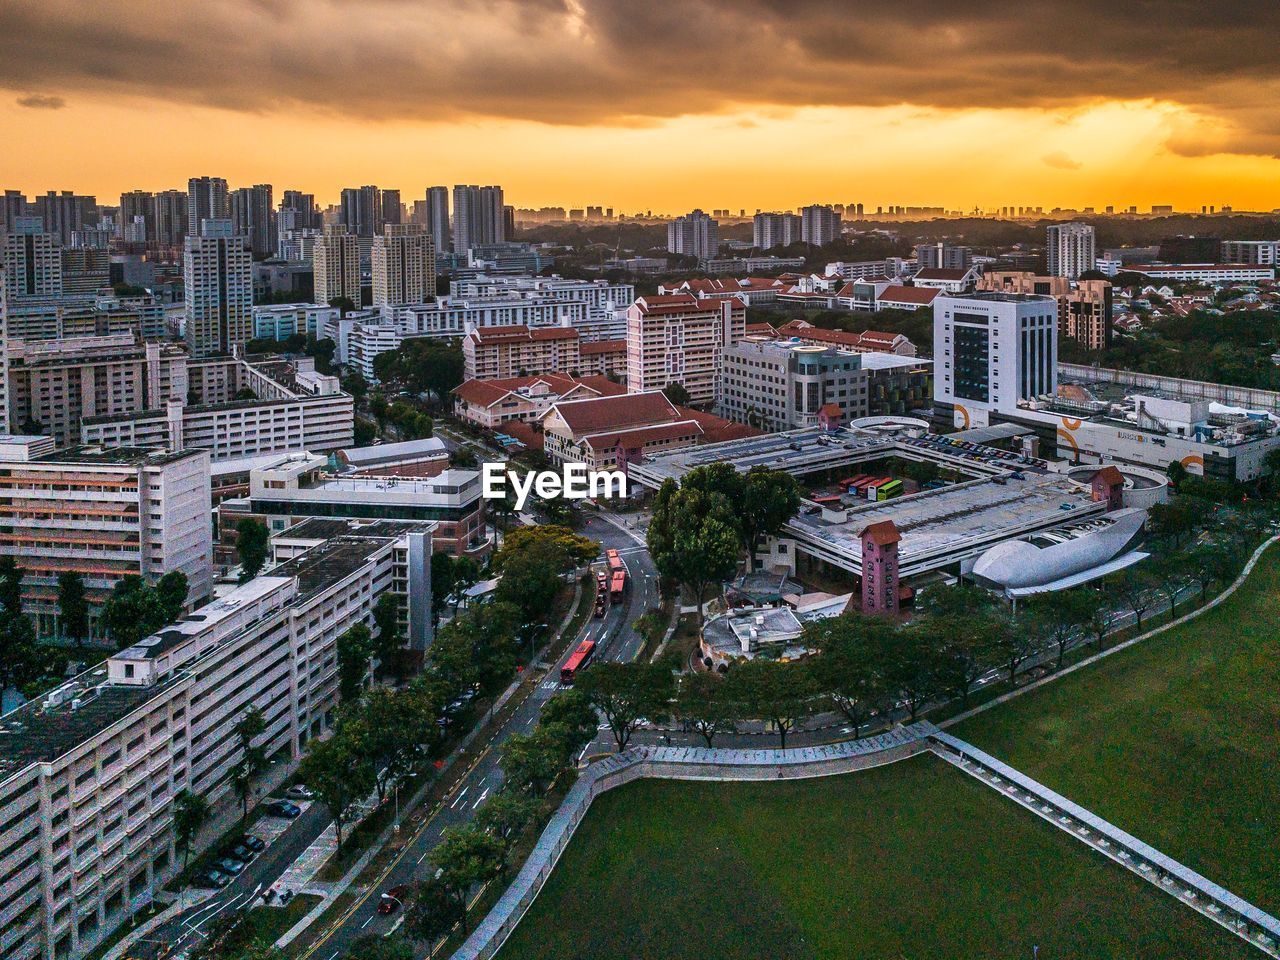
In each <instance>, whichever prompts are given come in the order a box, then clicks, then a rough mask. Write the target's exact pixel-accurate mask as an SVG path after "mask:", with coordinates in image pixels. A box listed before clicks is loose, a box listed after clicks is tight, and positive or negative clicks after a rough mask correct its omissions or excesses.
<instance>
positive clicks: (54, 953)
mask: <svg viewBox="0 0 1280 960" xmlns="http://www.w3.org/2000/svg"><path fill="white" fill-rule="evenodd" d="M207 511H208V503H207V502H206V503H205V504H204V508H203V511H202V512H203V513H204V516H203V518H202V524H203V526H204V527H205V529H208V514H207ZM291 532H292V533H294V536H293V537H291V538H290V539H289V540H288V541H287V542H282V543H280V544H279V545H278V546H277V550H276V554H277V558H279V559H283V557H284V555H285V554H286V553H292V554H296V555H295V556H293V558H292V559H288V560H286V561H284V562H282V563H279V564H278V565H276V566H274V567H272V568H271V569H270V571H269V572H268V573H266V574H263V575H261V576H258V577H255V578H254V579H253V580H251V581H249V582H248V583H245V584H243V585H241V586H239V587H237V588H235V589H234V590H232V591H231V592H230V593H228V594H227V595H226V596H224V597H221V598H220V599H218V600H216V601H214V602H212V603H208V604H206V605H204V606H202V607H200V608H199V610H198V611H197V612H196V615H194V616H192V617H190V618H187V619H184V620H181V621H178V622H177V623H174V624H171V625H169V626H167V627H165V628H163V629H162V630H160V631H159V632H158V633H155V634H153V635H152V636H150V637H148V638H146V639H145V640H144V641H142V642H141V643H139V644H138V645H136V646H133V647H129V648H127V649H125V650H122V651H120V652H118V653H115V654H113V655H111V656H110V657H109V658H108V659H107V660H106V661H105V663H102V664H100V665H98V666H95V667H94V668H93V669H92V670H90V671H88V672H85V673H82V674H80V675H79V676H77V677H75V678H73V679H72V680H70V681H68V682H66V683H65V684H63V685H61V686H59V687H57V688H55V689H54V690H52V691H49V692H47V693H45V694H43V695H41V696H40V697H37V698H35V699H34V700H33V701H32V702H30V703H27V704H25V705H23V706H22V707H19V708H18V710H16V711H14V712H12V713H10V714H8V715H7V717H6V723H5V724H4V727H3V730H0V843H2V844H3V845H4V849H5V850H6V858H5V867H4V874H3V883H4V890H5V899H4V902H3V904H2V905H0V931H3V932H2V933H0V944H3V950H4V955H5V957H6V958H11V960H35V958H40V960H55V958H73V960H74V958H80V957H84V956H86V955H87V954H89V953H90V952H92V951H93V950H94V948H95V947H96V946H98V945H99V944H100V943H101V942H102V941H104V940H106V939H107V938H109V937H110V935H111V934H112V933H114V932H115V931H116V929H117V928H119V927H121V926H122V925H123V924H125V923H126V922H128V921H129V920H130V919H131V918H132V917H133V915H134V913H135V912H136V911H137V910H139V909H140V908H141V907H142V906H143V905H144V904H146V903H148V902H150V901H152V900H153V899H155V898H156V897H157V895H158V894H159V893H160V890H161V888H162V887H163V886H164V885H165V884H166V883H167V882H169V881H170V880H171V879H172V878H173V877H174V876H175V875H176V874H177V873H178V872H179V870H180V869H181V867H182V857H181V856H180V855H179V853H178V851H177V850H176V849H175V843H174V832H173V811H174V798H175V797H176V796H177V795H178V794H179V793H180V792H181V791H184V790H189V791H190V792H191V793H193V794H195V795H197V796H201V797H203V798H205V799H206V800H207V801H208V802H209V803H210V804H211V805H216V804H219V803H220V802H221V801H222V800H223V799H224V798H230V797H231V794H232V789H233V787H232V771H233V769H234V767H235V765H236V764H237V763H239V762H240V760H241V747H240V741H239V738H238V737H237V736H236V734H235V728H236V725H237V724H238V723H239V722H240V720H241V719H242V718H243V717H244V715H245V712H246V711H247V710H249V709H251V708H255V709H257V710H259V711H260V712H261V714H262V716H263V718H264V720H265V729H264V731H263V733H262V735H261V736H260V737H259V738H258V740H257V746H259V747H260V748H261V749H262V751H263V753H264V754H265V755H266V756H269V757H271V758H272V759H273V760H277V761H278V762H280V763H282V764H284V765H285V768H286V769H288V768H291V767H292V765H293V764H295V763H296V762H297V761H298V760H299V759H300V758H301V755H302V751H303V748H304V746H305V745H306V744H307V743H308V742H309V741H310V740H311V739H312V738H313V737H316V736H318V735H320V734H321V733H323V732H324V731H325V730H326V729H327V728H328V726H329V724H330V722H331V719H332V714H333V711H334V709H335V707H336V706H337V702H338V671H337V649H336V644H337V637H338V636H339V635H341V634H342V633H343V632H344V631H346V630H347V629H348V628H350V627H351V626H353V625H355V624H357V623H371V622H372V611H373V607H374V604H375V603H376V602H377V601H378V598H379V597H380V596H382V595H383V594H384V593H390V594H392V595H394V596H397V597H400V598H403V604H402V606H403V608H404V609H405V612H406V616H405V635H406V637H407V644H408V645H409V646H410V647H411V648H414V649H416V650H419V651H422V650H425V649H426V647H427V646H428V644H429V643H430V637H431V632H430V608H431V599H430V598H431V594H430V570H431V525H430V524H421V523H419V524H415V523H405V522H400V523H392V522H382V523H372V524H368V525H365V526H363V527H360V528H358V529H356V528H354V527H352V526H351V525H349V524H342V523H341V522H338V521H327V522H323V523H312V524H300V525H299V526H298V527H296V528H294V531H291ZM194 852H195V853H197V854H198V853H199V852H200V850H199V849H198V848H197V850H196V851H194Z"/></svg>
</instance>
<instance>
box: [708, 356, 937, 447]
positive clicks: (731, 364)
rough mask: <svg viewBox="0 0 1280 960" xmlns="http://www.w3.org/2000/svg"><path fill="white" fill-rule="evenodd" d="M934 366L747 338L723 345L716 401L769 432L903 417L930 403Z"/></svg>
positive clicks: (727, 413)
mask: <svg viewBox="0 0 1280 960" xmlns="http://www.w3.org/2000/svg"><path fill="white" fill-rule="evenodd" d="M932 367H933V364H932V363H931V362H930V361H928V360H917V359H915V358H914V357H900V356H896V355H894V354H892V353H852V352H849V351H845V350H838V349H835V348H833V347H831V346H826V345H815V344H804V343H798V342H795V341H791V340H785V341H777V340H771V339H768V338H762V337H747V338H745V339H743V340H739V341H738V342H737V343H734V344H731V345H730V346H728V347H726V348H725V350H724V355H723V368H722V371H721V377H720V393H719V396H718V398H717V401H716V406H717V411H718V412H719V413H720V415H721V416H724V417H727V418H728V419H730V420H736V421H737V422H739V423H746V424H748V425H750V426H753V427H758V428H760V429H765V430H794V429H798V428H800V427H811V426H815V425H816V424H818V423H819V422H820V418H825V420H826V422H828V423H831V422H838V423H848V422H849V421H850V420H854V419H857V418H859V417H869V416H887V415H891V414H905V413H908V412H910V411H912V410H916V409H921V408H928V407H929V406H931V404H932V397H933V390H932V383H931V378H930V372H931V370H932Z"/></svg>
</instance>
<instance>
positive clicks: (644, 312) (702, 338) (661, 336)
mask: <svg viewBox="0 0 1280 960" xmlns="http://www.w3.org/2000/svg"><path fill="white" fill-rule="evenodd" d="M746 325H747V309H746V305H745V304H744V303H743V302H742V301H741V300H740V299H738V298H737V297H726V298H723V299H714V300H699V299H698V298H697V297H695V296H693V295H691V294H675V295H672V296H665V297H664V296H656V297H640V298H639V299H637V300H636V302H635V303H633V304H632V305H631V306H630V307H629V308H628V310H627V388H628V389H629V390H631V391H632V392H633V393H645V392H648V391H652V390H661V389H662V388H664V387H665V386H666V385H667V384H669V383H679V384H683V385H684V388H685V390H686V391H688V394H689V400H690V402H691V403H693V404H702V403H711V402H713V401H714V400H715V397H716V378H717V376H718V374H719V370H720V357H721V353H722V351H723V349H724V348H725V347H726V346H728V345H730V344H732V343H734V342H736V341H737V340H740V339H741V338H742V336H743V335H744V334H745V332H746Z"/></svg>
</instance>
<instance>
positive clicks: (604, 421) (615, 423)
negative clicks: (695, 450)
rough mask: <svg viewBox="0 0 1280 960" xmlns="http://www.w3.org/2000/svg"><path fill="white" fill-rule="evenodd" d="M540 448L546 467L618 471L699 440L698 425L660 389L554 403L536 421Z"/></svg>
mask: <svg viewBox="0 0 1280 960" xmlns="http://www.w3.org/2000/svg"><path fill="white" fill-rule="evenodd" d="M542 433H543V450H544V451H545V452H546V454H547V456H548V457H549V458H550V459H551V462H552V463H555V464H565V463H585V464H587V465H588V466H589V467H591V468H592V469H595V470H604V469H613V468H615V467H616V468H621V469H624V470H625V469H626V466H627V464H628V463H631V462H634V461H636V460H638V459H641V458H643V457H646V456H651V455H653V454H655V453H665V452H668V451H671V450H679V449H681V448H683V447H688V446H692V445H693V444H695V443H698V442H699V441H700V440H701V439H702V438H703V436H704V432H703V429H702V426H701V424H699V422H698V420H697V419H696V418H695V417H693V416H692V415H689V414H687V413H682V412H681V410H680V408H678V407H676V406H675V404H673V403H672V402H671V401H670V400H668V399H667V397H666V396H665V395H664V394H663V393H662V392H661V391H657V390H655V391H652V392H646V393H630V394H626V395H624V396H619V397H598V398H594V399H590V400H570V401H565V402H562V403H557V404H555V405H554V406H553V407H552V408H551V410H550V411H548V413H547V414H546V416H545V417H544V418H543V420H542Z"/></svg>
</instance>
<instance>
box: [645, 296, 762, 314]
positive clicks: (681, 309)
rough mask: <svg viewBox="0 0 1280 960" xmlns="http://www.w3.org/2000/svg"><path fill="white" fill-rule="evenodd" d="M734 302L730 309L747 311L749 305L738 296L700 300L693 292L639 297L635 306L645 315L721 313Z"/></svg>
mask: <svg viewBox="0 0 1280 960" xmlns="http://www.w3.org/2000/svg"><path fill="white" fill-rule="evenodd" d="M726 303H728V304H732V307H731V308H730V309H732V310H735V311H737V310H741V311H743V312H745V311H746V309H747V307H746V304H744V303H743V302H742V301H741V300H739V299H738V298H736V297H727V298H716V299H713V300H699V299H698V298H697V297H695V296H694V295H693V294H691V293H675V294H668V295H665V296H654V297H639V298H637V299H636V302H635V303H634V304H633V306H635V307H637V308H638V309H639V310H640V312H641V313H642V314H644V315H645V316H664V315H672V316H674V315H677V314H682V313H710V312H713V311H714V312H716V313H719V312H720V311H721V309H723V305H724V304H726Z"/></svg>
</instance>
